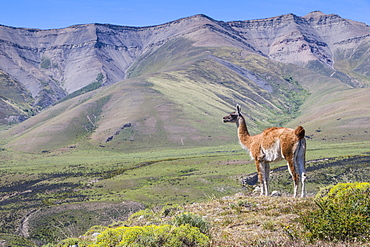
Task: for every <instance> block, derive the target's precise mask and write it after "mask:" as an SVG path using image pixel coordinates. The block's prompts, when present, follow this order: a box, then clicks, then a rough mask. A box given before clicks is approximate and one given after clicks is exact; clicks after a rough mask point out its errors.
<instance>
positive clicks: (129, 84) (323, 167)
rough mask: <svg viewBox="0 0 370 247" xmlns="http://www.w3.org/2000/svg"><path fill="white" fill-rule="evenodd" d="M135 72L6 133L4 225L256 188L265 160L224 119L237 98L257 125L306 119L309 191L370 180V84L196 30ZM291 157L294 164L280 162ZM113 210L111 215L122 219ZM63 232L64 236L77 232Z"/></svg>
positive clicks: (284, 180) (0, 167) (0, 225)
mask: <svg viewBox="0 0 370 247" xmlns="http://www.w3.org/2000/svg"><path fill="white" fill-rule="evenodd" d="M174 51H176V52H174ZM129 73H130V78H128V79H126V80H124V81H121V82H118V83H116V84H114V85H110V86H106V87H102V88H99V89H97V90H94V91H90V92H88V93H85V94H82V95H79V96H77V97H74V98H71V99H69V100H66V101H63V102H60V103H59V104H56V105H54V106H53V107H50V108H48V109H46V110H44V111H43V112H41V113H40V114H38V115H37V116H34V117H32V118H30V119H28V120H27V121H24V122H22V123H20V124H18V125H16V126H14V127H13V128H11V129H9V130H7V131H2V132H0V145H1V147H0V148H1V149H0V158H1V160H2V162H1V164H0V176H1V178H2V179H1V180H0V183H1V184H0V187H1V190H0V192H1V194H0V205H1V210H0V214H1V218H3V219H6V220H4V221H1V222H0V232H2V233H6V234H11V233H14V232H17V234H21V235H23V236H30V235H29V234H31V235H32V234H34V235H32V236H31V237H32V239H33V240H37V241H41V242H42V241H44V243H45V239H49V240H50V238H51V236H49V235H47V234H46V233H45V231H41V230H40V229H41V228H39V227H41V226H42V225H45V224H44V223H43V220H42V218H43V217H42V215H43V213H45V212H49V211H48V210H49V209H50V210H51V211H53V210H55V211H54V212H58V214H57V215H56V216H55V218H53V217H54V216H51V218H48V219H49V220H50V221H52V220H55V221H57V220H59V221H60V220H61V219H63V220H66V221H68V220H71V221H73V222H83V220H81V219H83V218H84V217H89V219H90V220H89V223H86V222H85V223H86V224H82V226H80V225H76V224H75V225H73V224H71V225H68V227H66V229H68V230H71V229H78V230H76V232H78V234H82V233H83V232H84V231H85V230H86V229H88V228H89V227H91V226H90V225H89V224H96V221H97V220H99V219H97V218H96V217H94V216H93V215H94V212H95V211H94V207H92V206H91V207H90V206H89V205H95V206H96V204H94V203H95V202H109V203H112V204H109V205H117V204H120V202H122V201H135V202H138V203H142V204H144V205H145V206H155V205H163V204H166V203H171V204H174V203H178V204H182V203H193V202H204V201H206V200H208V199H209V198H221V197H224V196H230V195H234V194H236V193H238V192H248V191H249V190H251V189H252V187H250V186H246V187H243V186H242V181H243V180H244V179H245V177H246V175H247V174H251V173H254V172H255V166H254V163H253V162H251V161H250V160H249V159H250V158H249V157H248V155H246V154H245V152H244V151H243V150H242V149H241V147H240V146H239V145H238V140H237V136H236V127H235V125H228V124H224V123H222V121H221V119H222V117H223V116H224V115H226V114H228V113H229V112H231V111H234V107H235V105H236V104H237V103H238V104H240V105H241V106H242V111H243V114H244V115H245V116H246V121H247V123H248V126H249V129H250V132H251V133H252V134H256V133H259V132H260V131H261V130H263V129H264V128H266V127H271V126H288V127H296V126H297V125H303V126H304V127H305V129H306V137H307V147H308V149H307V157H306V158H307V160H308V161H310V162H309V163H308V164H307V170H308V174H309V175H308V177H309V179H308V183H307V184H308V192H309V195H313V194H315V193H316V192H317V191H318V189H319V188H320V187H322V186H324V185H327V184H331V183H336V182H340V181H342V182H347V181H358V180H361V181H368V179H369V178H368V177H367V175H366V174H367V172H366V171H367V170H368V163H369V157H368V152H369V151H370V150H369V144H370V141H369V140H370V138H369V133H368V130H369V129H370V128H369V127H370V126H369V125H370V121H369V120H370V119H369V116H370V114H369V113H370V112H369V110H368V109H369V107H368V99H367V96H368V94H369V89H368V88H353V87H351V86H349V85H348V84H347V83H345V82H343V81H341V80H340V79H339V78H334V77H330V76H326V75H325V73H316V72H313V71H310V70H308V69H305V68H302V67H298V66H295V65H291V64H288V65H287V64H281V63H277V62H272V61H270V60H268V59H267V58H265V57H262V56H259V55H255V54H251V53H247V52H241V50H238V49H236V48H230V47H219V48H217V49H215V48H209V47H196V46H193V43H192V42H191V41H189V40H185V39H181V40H173V41H171V42H168V43H167V44H166V45H164V46H163V47H161V48H160V49H158V50H156V51H155V52H152V53H148V54H146V55H145V56H144V57H143V59H141V60H138V61H137V62H136V63H135V64H134V65H133V66H132V67H131V68H130V71H129ZM326 158H332V159H328V160H326ZM280 166H283V167H285V163H284V162H281V163H277V164H274V165H273V168H277V167H280ZM279 169H281V170H279ZM279 169H278V170H274V172H273V175H272V181H271V183H272V188H273V189H278V190H280V191H282V192H283V193H284V195H290V194H291V193H292V187H293V186H292V185H291V178H290V177H289V174H288V172H287V171H286V169H284V168H279ZM364 171H365V172H364ZM356 174H358V175H356ZM251 176H252V177H253V175H251ZM252 180H253V179H252ZM262 201H263V200H262ZM92 202H94V203H93V204H90V203H92ZM234 204H235V203H234ZM67 205H80V206H81V207H85V208H88V209H86V210H85V211H86V212H85V213H86V214H82V213H81V211H80V210H75V211H73V210H72V209H71V210H72V211H73V212H76V213H72V215H73V216H74V217H75V218H73V219H71V218H68V217H67V216H66V215H68V213H69V212H72V211H70V209H69V208H68V206H67ZM230 205H231V204H230ZM108 207H109V206H108ZM112 207H113V206H112ZM230 207H231V206H230ZM62 208H63V209H64V211H63V210H62ZM138 208H140V207H137V208H136V209H133V211H135V210H137V209H138ZM237 208H238V207H236V206H235V208H234V209H232V210H237ZM74 209H76V208H74ZM232 210H231V211H232ZM62 211H63V213H62ZM231 211H230V212H231ZM230 215H231V214H230ZM107 217H108V218H109V217H111V221H110V222H108V221H109V220H107V218H104V220H106V221H105V223H104V224H109V223H111V222H112V221H113V220H114V219H117V217H115V215H114V213H112V214H108V216H107ZM122 217H123V218H124V217H127V212H126V213H124V216H122ZM230 217H231V216H230ZM26 219H33V220H31V221H30V222H31V223H30V224H29V225H31V228H32V227H33V228H32V229H31V228H27V227H26V228H24V227H25V225H27V224H25V223H24V222H27V221H26ZM223 220H227V219H224V218H223ZM61 222H64V221H61ZM225 224H226V223H225ZM260 225H266V227H267V228H271V229H275V227H276V226H275V225H271V224H270V223H269V222H268V221H266V222H262V223H260ZM20 226H22V227H20ZM225 226H226V225H225ZM39 230H40V231H39ZM54 230H55V229H54ZM54 230H53V232H52V234H54V233H55V234H56V235H55V236H56V237H55V240H59V239H63V238H66V236H64V235H68V237H71V236H72V235H74V233H73V234H72V233H66V231H58V230H55V231H54ZM41 232H43V233H41ZM27 234H28V235H27ZM37 234H39V235H37ZM45 234H46V235H45ZM63 234H64V235H63ZM7 236H8V235H7ZM230 236H231V235H230ZM266 236H267V235H266Z"/></svg>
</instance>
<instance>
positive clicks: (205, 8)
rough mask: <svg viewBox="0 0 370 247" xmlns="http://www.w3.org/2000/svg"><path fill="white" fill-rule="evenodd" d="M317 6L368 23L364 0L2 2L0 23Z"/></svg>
mask: <svg viewBox="0 0 370 247" xmlns="http://www.w3.org/2000/svg"><path fill="white" fill-rule="evenodd" d="M315 10H320V11H322V12H324V13H325V14H338V15H340V16H341V17H343V18H346V19H351V20H355V21H360V22H365V23H366V24H368V25H370V0H298V1H297V0H222V1H220V0H203V1H202V0H182V1H178V0H136V1H135V0H8V1H6V0H2V1H1V5H0V24H2V25H7V26H13V27H28V28H40V29H51V28H63V27H68V26H71V25H75V24H87V23H109V24H116V25H122V26H136V27H142V26H151V25H159V24H163V23H166V22H170V21H173V20H177V19H179V18H182V17H188V16H192V15H196V14H205V15H208V16H210V17H212V18H213V19H216V20H221V21H235V20H252V19H261V18H268V17H274V16H278V15H283V14H288V13H293V14H296V15H298V16H303V15H306V14H308V13H309V12H312V11H315Z"/></svg>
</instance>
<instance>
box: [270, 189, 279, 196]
mask: <svg viewBox="0 0 370 247" xmlns="http://www.w3.org/2000/svg"><path fill="white" fill-rule="evenodd" d="M271 196H281V193H280V192H279V191H276V190H274V191H273V192H271Z"/></svg>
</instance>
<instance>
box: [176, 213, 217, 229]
mask: <svg viewBox="0 0 370 247" xmlns="http://www.w3.org/2000/svg"><path fill="white" fill-rule="evenodd" d="M173 224H174V225H176V226H181V225H186V224H189V225H190V226H193V227H197V228H199V230H200V231H201V232H202V233H204V234H208V231H209V229H210V227H211V225H210V224H209V223H208V222H207V221H205V220H204V219H203V218H202V217H201V216H199V215H195V214H193V213H182V214H180V215H177V216H176V217H175V219H174V223H173Z"/></svg>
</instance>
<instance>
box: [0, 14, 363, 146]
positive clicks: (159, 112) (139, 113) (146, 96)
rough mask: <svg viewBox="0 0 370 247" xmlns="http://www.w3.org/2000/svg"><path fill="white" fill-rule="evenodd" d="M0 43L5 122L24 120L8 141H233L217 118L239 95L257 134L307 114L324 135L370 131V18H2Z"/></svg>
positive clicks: (334, 137) (311, 126)
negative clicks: (74, 21)
mask: <svg viewBox="0 0 370 247" xmlns="http://www.w3.org/2000/svg"><path fill="white" fill-rule="evenodd" d="M0 47H1V49H0V72H1V73H0V87H1V91H0V109H1V112H0V117H1V119H0V123H2V124H3V125H4V124H5V125H6V124H12V123H15V122H21V123H19V124H17V125H16V126H14V127H13V128H11V129H9V130H7V131H4V132H2V133H0V137H1V138H2V142H3V144H6V145H5V147H6V148H14V149H17V150H24V151H42V150H50V149H57V148H62V147H68V146H76V145H78V144H81V143H88V145H93V146H95V147H100V148H104V147H105V148H113V149H120V150H126V149H127V150H128V149H132V148H161V147H164V146H166V147H173V146H187V145H210V144H212V145H222V144H224V143H225V142H232V141H235V133H233V132H234V131H235V129H234V128H232V127H230V126H227V125H223V124H220V119H221V117H222V116H223V115H226V112H227V111H231V110H232V109H233V107H234V105H235V104H236V103H239V104H241V105H242V108H243V111H244V113H245V115H246V116H247V117H248V123H249V126H250V128H251V130H252V132H254V133H255V132H257V131H260V130H261V129H263V128H265V127H270V126H272V125H283V124H287V125H291V126H294V125H296V124H303V125H304V126H305V128H306V129H307V130H308V131H307V132H308V133H310V138H312V139H315V140H322V141H323V140H324V141H338V140H340V139H343V140H346V141H353V140H362V139H364V140H366V139H368V137H369V136H368V133H367V129H369V127H370V126H369V122H370V121H369V120H370V119H369V116H370V114H369V110H368V109H369V107H368V103H367V101H368V100H367V98H366V95H368V93H369V88H368V87H369V85H370V72H369V71H370V70H369V68H370V67H369V66H370V27H369V26H367V25H366V24H364V23H359V22H355V21H352V20H346V19H343V18H341V17H340V16H338V15H334V14H331V15H326V14H323V13H321V12H319V11H315V12H312V13H309V14H308V15H306V16H302V17H300V16H296V15H294V14H287V15H282V16H277V17H273V18H267V19H260V20H247V21H232V22H223V21H216V20H214V19H212V18H210V17H208V16H205V15H195V16H191V17H187V18H183V19H179V20H176V21H173V22H169V23H165V24H162V25H158V26H150V27H124V26H116V25H109V24H86V25H76V26H71V27H67V28H63V29H53V30H38V29H25V28H13V27H7V26H0ZM3 89H4V90H3ZM34 115H35V116H34ZM31 116H32V117H31ZM27 118H29V119H27ZM25 119H27V120H26V121H24V120H25ZM289 121H291V122H290V123H289ZM210 126H212V127H211V128H210ZM338 130H340V131H338ZM31 143H32V145H30V144H31Z"/></svg>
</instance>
